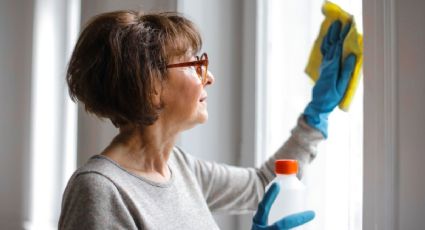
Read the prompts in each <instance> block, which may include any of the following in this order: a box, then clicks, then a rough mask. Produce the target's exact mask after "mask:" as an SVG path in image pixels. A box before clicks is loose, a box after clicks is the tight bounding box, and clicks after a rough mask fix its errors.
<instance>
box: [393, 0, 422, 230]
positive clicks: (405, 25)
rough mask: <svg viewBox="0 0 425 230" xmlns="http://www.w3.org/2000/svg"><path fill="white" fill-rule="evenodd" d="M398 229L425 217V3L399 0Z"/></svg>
mask: <svg viewBox="0 0 425 230" xmlns="http://www.w3.org/2000/svg"><path fill="white" fill-rule="evenodd" d="M395 6H396V18H397V20H396V23H397V50H398V54H399V55H398V60H397V62H398V87H397V90H398V98H397V100H398V108H397V113H398V128H399V130H398V131H399V133H398V154H399V155H398V179H399V185H398V196H399V197H398V199H399V200H398V211H399V214H398V216H399V217H398V218H399V219H398V223H399V227H398V229H423V228H424V227H423V225H424V224H423V221H424V217H425V179H424V175H425V167H424V163H425V151H424V141H425V119H424V115H425V102H424V99H425V26H424V23H425V14H424V12H423V10H424V9H425V2H424V1H421V0H397V1H396V5H395Z"/></svg>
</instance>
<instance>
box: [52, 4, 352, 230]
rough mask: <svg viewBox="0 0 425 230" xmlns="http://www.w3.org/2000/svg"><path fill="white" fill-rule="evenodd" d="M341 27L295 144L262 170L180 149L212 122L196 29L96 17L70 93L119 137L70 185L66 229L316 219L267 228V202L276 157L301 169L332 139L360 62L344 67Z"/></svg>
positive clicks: (134, 16) (332, 36)
mask: <svg viewBox="0 0 425 230" xmlns="http://www.w3.org/2000/svg"><path fill="white" fill-rule="evenodd" d="M340 27H341V26H340V24H338V23H336V24H334V25H333V26H332V27H331V29H330V30H329V33H328V39H325V42H327V43H326V44H325V45H323V46H322V52H324V56H325V58H324V62H323V65H322V69H321V76H320V80H319V82H318V83H317V84H316V86H315V88H314V90H313V100H312V102H311V103H310V104H309V105H308V106H307V108H306V110H305V112H304V114H303V115H301V116H300V118H299V119H298V123H297V125H296V127H295V128H294V129H293V131H292V135H291V137H290V138H289V140H288V141H287V142H286V143H285V144H284V145H283V146H282V147H281V148H280V149H279V150H278V151H277V152H276V154H275V155H274V156H272V157H271V158H270V159H269V160H268V161H267V162H265V163H264V164H263V165H262V167H260V168H258V169H256V168H240V167H233V166H228V165H224V164H218V163H214V162H207V161H203V160H200V159H196V158H195V157H193V156H191V155H189V154H187V153H185V152H184V151H183V150H182V149H180V148H178V147H176V146H175V142H176V139H177V138H178V135H179V134H180V133H181V132H183V131H185V130H188V129H190V128H192V127H194V126H196V125H197V124H201V123H204V122H206V121H207V118H208V112H207V103H206V100H207V92H206V89H207V87H208V86H210V85H212V84H214V81H215V80H214V77H213V75H212V74H211V72H209V71H208V70H207V67H208V55H207V54H206V53H203V54H202V55H200V57H198V56H196V54H197V53H198V52H199V51H200V49H201V37H200V35H199V33H198V31H197V30H196V28H195V26H194V25H193V24H192V22H190V21H189V20H187V19H185V18H184V17H182V16H180V15H178V14H176V13H158V14H141V13H138V12H133V11H116V12H110V13H105V14H101V15H99V16H97V17H95V18H93V19H92V20H91V21H90V22H89V23H88V24H87V26H86V27H85V29H84V30H83V31H82V33H81V35H80V37H79V39H78V42H77V44H76V47H75V49H74V52H73V54H72V57H71V60H70V63H69V67H68V71H67V81H68V85H69V91H70V94H71V97H72V98H73V99H74V100H78V101H79V102H81V103H83V104H84V106H85V109H86V110H87V111H88V112H90V113H92V114H95V115H97V116H98V117H101V118H107V119H109V120H111V122H112V123H113V124H114V125H115V126H116V127H117V128H119V134H118V135H117V136H116V137H115V138H114V139H113V140H112V141H111V143H110V144H109V146H107V147H106V148H105V150H103V152H101V153H100V154H98V155H95V156H93V157H92V158H91V159H90V160H89V161H88V162H87V163H86V164H85V165H84V166H82V167H81V168H79V169H78V170H77V171H76V172H75V173H74V174H73V176H72V177H71V178H70V180H69V182H68V185H67V187H66V190H65V192H64V195H63V203H62V211H61V216H60V221H59V228H60V229H185V230H187V229H197V230H199V229H218V227H217V224H216V223H215V222H214V219H213V217H212V214H211V213H212V212H218V211H220V212H227V213H232V214H237V213H242V212H247V211H255V210H257V206H258V207H259V208H258V211H257V214H256V215H255V217H254V219H253V225H252V229H289V228H292V227H295V226H297V225H301V224H303V223H305V222H307V221H309V220H311V219H312V218H313V217H314V213H313V212H311V211H307V212H304V213H299V214H295V215H291V216H289V217H286V218H283V219H282V220H281V221H278V222H276V223H270V224H271V225H269V226H268V225H267V215H268V210H269V209H270V205H271V204H272V203H273V199H274V197H275V196H276V194H277V193H278V191H279V188H278V186H272V189H270V190H269V192H268V193H267V194H266V195H265V196H264V199H263V200H262V197H263V195H264V188H265V186H266V185H267V184H268V183H269V182H270V181H271V180H272V179H273V178H274V177H275V174H274V161H275V159H278V158H293V159H297V160H298V161H299V163H300V168H301V169H302V168H303V166H304V165H305V164H308V163H309V162H311V161H312V160H313V158H314V157H315V156H316V145H317V144H318V142H320V141H321V140H323V139H324V138H325V137H326V124H327V115H328V114H329V113H330V112H331V111H332V109H333V108H334V107H335V106H336V105H337V104H338V102H339V101H340V100H341V98H342V94H343V92H344V90H345V87H346V81H345V83H344V82H343V83H339V82H342V80H340V79H343V78H348V77H349V75H350V73H351V72H350V71H352V66H353V64H354V62H353V60H354V59H350V60H348V61H346V63H348V64H346V65H344V68H342V67H340V63H341V61H340V56H341V52H340V51H341V47H342V41H343V38H344V36H345V34H344V32H340V30H341V28H340ZM344 31H346V29H345V28H344ZM327 52H328V53H327ZM325 64H326V65H325ZM321 82H322V83H321ZM338 84H345V86H342V87H340V86H339V85H338ZM339 88H341V89H339ZM301 174H302V171H301V172H300V174H299V176H301ZM261 200H262V201H261ZM260 201H261V202H260ZM259 203H260V205H258V204H259Z"/></svg>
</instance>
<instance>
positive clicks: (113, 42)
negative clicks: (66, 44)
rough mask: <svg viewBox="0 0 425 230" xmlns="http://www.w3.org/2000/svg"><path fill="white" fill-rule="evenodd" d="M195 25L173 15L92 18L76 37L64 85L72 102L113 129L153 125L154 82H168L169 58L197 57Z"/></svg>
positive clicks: (198, 44) (121, 13) (111, 14)
mask: <svg viewBox="0 0 425 230" xmlns="http://www.w3.org/2000/svg"><path fill="white" fill-rule="evenodd" d="M201 46H202V40H201V37H200V34H199V32H198V30H197V29H196V28H195V26H194V24H193V23H192V22H191V21H189V20H188V19H186V18H184V17H183V16H181V15H179V14H178V13H174V12H162V13H151V14H143V13H140V12H136V11H130V10H128V11H114V12H109V13H104V14H100V15H98V16H96V17H94V18H93V19H92V20H91V21H89V22H88V24H87V25H86V26H85V28H84V29H83V31H82V32H81V34H80V37H79V39H78V41H77V44H76V46H75V49H74V51H73V53H72V56H71V60H70V62H69V66H68V70H67V76H66V80H67V82H68V86H69V93H70V96H71V98H72V99H73V100H74V101H77V100H78V101H80V102H82V103H84V106H85V109H86V111H87V112H89V113H93V114H95V115H96V116H98V117H100V118H102V117H104V118H109V119H110V120H111V121H112V123H113V124H114V125H115V126H116V127H120V126H122V125H125V124H136V125H142V126H148V125H151V124H153V123H154V122H155V121H156V120H157V119H158V114H159V111H160V108H157V107H155V106H154V105H153V102H152V93H153V83H154V78H157V79H159V80H160V81H161V82H162V81H163V80H164V79H165V78H166V76H167V68H166V65H167V64H168V61H169V60H170V59H171V58H173V57H180V56H183V55H186V54H187V52H188V51H190V52H192V54H195V53H197V52H199V50H200V49H201Z"/></svg>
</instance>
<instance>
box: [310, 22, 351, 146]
mask: <svg viewBox="0 0 425 230" xmlns="http://www.w3.org/2000/svg"><path fill="white" fill-rule="evenodd" d="M350 26H351V25H350V24H347V25H346V26H345V27H344V29H343V30H342V32H341V22H340V21H335V22H334V23H333V24H332V25H331V26H330V27H329V30H328V32H327V34H326V36H325V37H324V38H323V42H322V45H321V47H320V50H321V52H322V55H323V59H322V64H321V65H320V75H319V79H318V80H317V81H316V84H315V85H314V87H313V95H312V100H311V102H310V103H309V104H308V105H307V107H306V108H305V110H304V118H305V120H306V122H307V124H309V125H310V126H312V127H314V128H316V129H318V130H319V131H320V132H321V133H322V134H323V136H324V137H325V138H327V137H328V116H329V114H330V113H331V112H332V110H333V109H334V108H335V107H336V106H337V105H338V104H339V103H340V101H341V100H342V98H343V96H344V93H345V90H346V89H347V86H348V82H349V80H350V77H351V74H352V73H353V71H354V66H355V64H356V57H355V56H354V55H353V54H350V55H348V56H347V58H346V59H345V61H344V62H343V63H341V62H342V60H341V58H342V46H343V44H344V39H345V36H346V35H347V33H348V31H349V30H350Z"/></svg>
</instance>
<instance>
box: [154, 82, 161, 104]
mask: <svg viewBox="0 0 425 230" xmlns="http://www.w3.org/2000/svg"><path fill="white" fill-rule="evenodd" d="M152 91H153V92H152V103H153V106H154V107H156V108H161V103H162V101H161V97H162V83H161V81H160V80H158V79H157V78H154V82H153V89H152Z"/></svg>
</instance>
